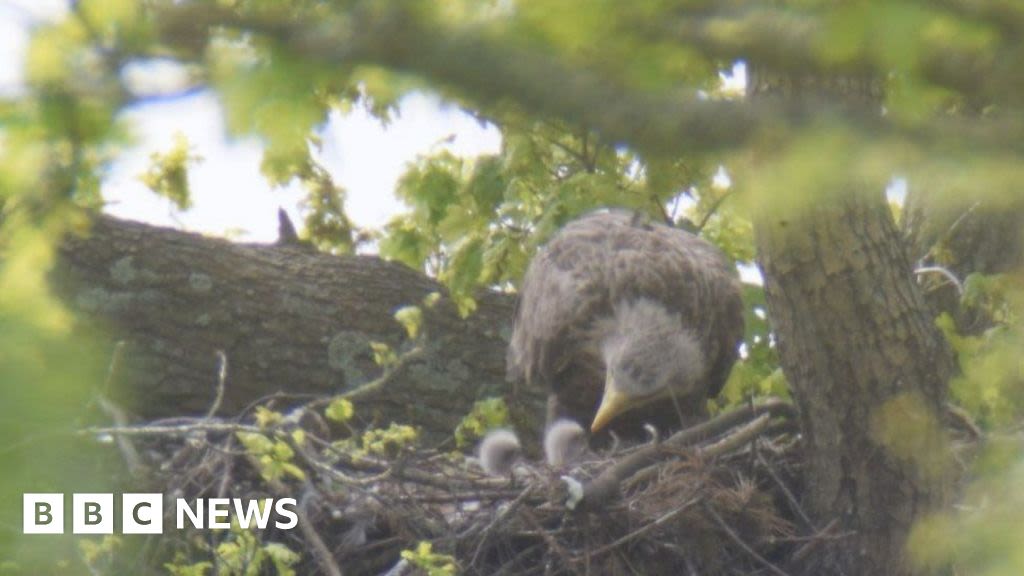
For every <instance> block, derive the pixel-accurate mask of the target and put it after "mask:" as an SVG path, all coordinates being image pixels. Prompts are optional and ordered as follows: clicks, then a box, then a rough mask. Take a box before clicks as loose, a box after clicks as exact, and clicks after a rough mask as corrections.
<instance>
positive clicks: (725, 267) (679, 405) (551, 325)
mask: <svg viewBox="0 0 1024 576" xmlns="http://www.w3.org/2000/svg"><path fill="white" fill-rule="evenodd" d="M742 337H743V307H742V302H741V300H740V284H739V279H738V277H737V274H736V270H735V268H734V267H733V266H732V265H731V264H730V263H729V262H728V260H727V259H726V258H725V256H724V255H723V254H722V253H721V252H720V251H719V250H718V249H717V248H715V247H714V246H712V245H711V244H709V243H708V242H706V241H704V240H702V239H700V238H698V237H697V236H695V235H693V234H690V233H688V232H685V231H682V230H678V229H675V228H670V227H668V226H664V225H661V224H653V223H649V222H646V221H645V220H644V219H643V218H639V217H637V216H635V215H633V214H631V213H626V212H621V211H612V212H599V213H593V214H590V215H587V216H584V217H582V218H580V219H578V220H576V221H574V222H571V223H569V224H568V225H567V226H566V227H565V228H563V229H562V230H561V231H559V232H558V233H557V234H556V235H555V236H554V237H553V238H552V239H551V240H550V241H549V242H548V243H547V244H546V245H545V246H544V247H543V248H541V249H540V250H539V251H538V253H537V255H536V256H535V257H534V259H533V261H532V262H531V263H530V266H529V269H528V270H527V272H526V277H525V278H524V280H523V285H522V288H521V291H520V300H519V307H518V311H517V315H516V324H515V329H514V331H513V334H512V341H511V344H510V345H509V351H508V373H509V377H510V378H511V379H514V380H525V381H526V383H527V385H531V386H546V387H548V389H549V392H550V393H549V397H548V423H549V425H550V424H551V423H553V422H554V421H555V420H556V419H557V418H560V417H567V418H571V419H574V420H576V421H577V422H580V423H581V424H583V425H584V426H586V427H590V428H591V429H592V430H594V431H597V430H600V429H602V428H605V427H609V428H611V429H612V430H615V431H616V432H619V433H622V434H630V435H642V431H641V430H642V426H643V424H644V423H651V424H654V425H655V426H656V427H657V428H658V429H659V430H666V429H672V428H677V427H679V426H680V425H682V424H690V423H692V422H693V421H695V420H697V419H699V418H701V417H703V416H705V415H706V400H707V398H709V397H714V396H716V395H717V394H718V393H719V391H721V389H722V386H723V385H724V384H725V380H726V378H727V377H728V375H729V371H730V370H731V368H732V365H733V363H734V362H735V360H736V356H737V349H738V346H739V343H740V341H741V339H742ZM609 423H610V424H611V425H610V426H608V424H609Z"/></svg>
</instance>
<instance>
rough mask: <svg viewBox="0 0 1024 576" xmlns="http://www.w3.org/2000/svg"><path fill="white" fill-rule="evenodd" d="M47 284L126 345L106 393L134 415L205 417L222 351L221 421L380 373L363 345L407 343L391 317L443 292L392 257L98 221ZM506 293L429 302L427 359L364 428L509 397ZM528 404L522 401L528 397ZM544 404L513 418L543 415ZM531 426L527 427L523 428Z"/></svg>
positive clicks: (445, 427) (450, 416)
mask: <svg viewBox="0 0 1024 576" xmlns="http://www.w3.org/2000/svg"><path fill="white" fill-rule="evenodd" d="M54 280H55V284H56V285H57V286H58V288H59V290H60V293H61V294H62V295H63V297H64V299H65V300H66V301H67V302H68V303H69V304H70V306H71V307H72V308H73V309H74V310H76V311H77V312H79V313H81V314H82V315H83V318H84V320H85V322H87V323H89V324H91V325H99V326H101V327H103V328H105V329H106V332H107V333H109V334H110V337H111V344H112V343H113V342H115V341H118V340H123V341H124V342H125V347H124V348H123V350H124V352H123V354H122V362H121V367H120V369H119V370H118V373H117V374H116V375H115V376H116V377H115V379H114V381H113V391H114V395H115V397H116V398H117V399H118V400H119V401H120V402H122V403H123V404H124V405H125V406H126V407H128V408H129V409H130V410H131V411H132V412H134V413H135V414H137V415H139V416H140V417H144V418H152V417H161V416H174V415H185V414H193V415H194V414H204V413H205V412H206V411H207V409H208V408H209V407H210V405H211V403H212V402H213V399H214V397H215V393H216V383H217V372H218V359H217V358H218V357H217V351H223V352H224V354H225V355H226V357H227V364H228V368H227V380H226V387H225V393H224V399H223V403H222V405H221V412H220V414H221V415H230V414H235V413H238V412H239V411H240V410H242V409H243V408H245V407H246V406H247V405H249V404H250V403H252V402H254V401H255V400H257V399H259V398H261V397H265V396H268V395H274V394H277V393H284V394H285V395H286V397H285V399H284V400H283V402H288V401H291V402H296V401H298V400H300V399H301V398H302V397H303V395H310V394H322V395H329V394H333V393H338V392H343V391H347V390H352V389H353V388H355V387H358V386H359V385H361V384H363V383H365V382H368V381H370V380H372V379H373V378H375V377H377V376H379V375H380V374H381V369H380V367H378V366H377V365H376V364H375V363H374V360H373V353H372V351H371V349H370V343H371V342H384V343H387V344H388V345H389V346H391V348H392V349H393V350H395V351H396V352H397V353H399V354H401V353H402V352H403V351H405V350H408V349H410V348H411V347H412V346H413V343H412V342H410V341H409V339H408V337H407V336H406V334H405V330H404V329H403V328H402V326H401V325H400V324H399V323H398V322H397V321H396V320H395V319H394V317H393V314H394V312H395V311H396V310H397V309H398V308H400V307H402V306H408V305H419V304H421V303H422V301H423V299H424V297H425V296H427V295H428V294H430V293H431V292H441V293H443V292H444V290H443V288H442V287H441V286H440V285H438V284H437V283H436V282H434V281H433V280H431V279H429V278H427V277H426V276H424V275H422V274H420V273H418V272H416V271H413V270H411V269H409V268H406V267H404V266H401V265H399V264H393V263H389V262H385V261H383V260H381V259H379V258H375V257H371V256H333V255H328V254H319V253H316V252H314V251H311V250H304V249H302V248H297V247H293V246H276V245H257V244H236V243H231V242H227V241H225V240H220V239H214V238H207V237H203V236H200V235H197V234H189V233H184V232H179V231H174V230H169V229H164V228H158V227H154V226H148V225H144V224H139V223H134V222H127V221H121V220H116V219H113V218H109V217H98V218H97V219H96V220H95V222H94V225H93V227H92V230H91V232H90V233H89V235H88V236H87V237H84V238H72V239H69V240H68V241H66V242H65V244H64V247H63V249H62V251H61V260H60V263H59V265H58V266H57V270H56V272H55V274H54ZM513 306H514V304H513V298H512V297H510V296H505V295H499V294H483V295H482V296H481V298H480V302H479V310H478V311H477V312H476V313H475V314H474V315H472V316H470V317H469V318H467V319H462V318H460V317H459V316H458V314H457V313H456V311H455V308H454V306H453V305H451V303H449V302H448V301H447V299H444V298H442V299H441V301H440V302H439V303H438V304H437V306H436V307H435V308H433V309H429V310H426V313H425V330H426V335H425V336H426V337H425V341H424V347H425V354H424V355H423V357H422V358H421V359H420V360H418V361H415V362H412V363H410V365H409V366H408V367H407V368H406V369H405V370H403V371H402V372H401V373H400V374H398V375H397V376H396V378H395V379H394V380H393V381H391V382H389V384H388V385H387V386H385V387H384V388H383V390H382V391H381V392H379V393H376V394H373V395H370V396H369V397H367V398H364V399H363V400H361V401H360V402H359V404H358V406H357V409H358V410H357V416H358V417H359V418H360V419H361V421H362V422H365V423H369V422H376V423H378V424H381V425H385V426H386V425H387V424H388V423H389V422H390V421H396V422H403V423H408V424H414V425H416V426H419V427H420V428H421V429H422V430H423V431H424V433H425V435H426V436H427V438H428V439H429V440H430V441H438V442H439V441H443V440H444V439H446V438H450V437H451V432H452V430H453V429H454V428H455V426H456V425H457V424H458V422H459V421H460V420H461V418H462V417H463V416H464V415H465V414H466V413H467V412H468V411H469V409H470V408H471V406H472V404H473V402H474V401H476V400H478V399H481V398H485V397H490V396H503V395H505V394H506V393H507V387H506V384H505V381H504V356H505V347H506V343H507V338H508V334H509V332H510V329H511V321H512V311H513ZM522 400H523V399H521V402H519V403H518V404H519V405H529V402H530V400H529V399H525V400H526V402H525V404H524V403H523V402H522ZM541 406H542V403H541V401H540V398H537V399H536V404H535V407H534V409H532V410H529V409H524V410H523V411H522V414H521V416H522V418H525V419H526V420H527V421H528V420H530V419H531V418H536V419H537V420H538V421H539V420H540V416H541V415H542V413H543V409H542V407H541ZM524 428H526V429H530V428H531V423H530V422H525V423H524Z"/></svg>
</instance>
